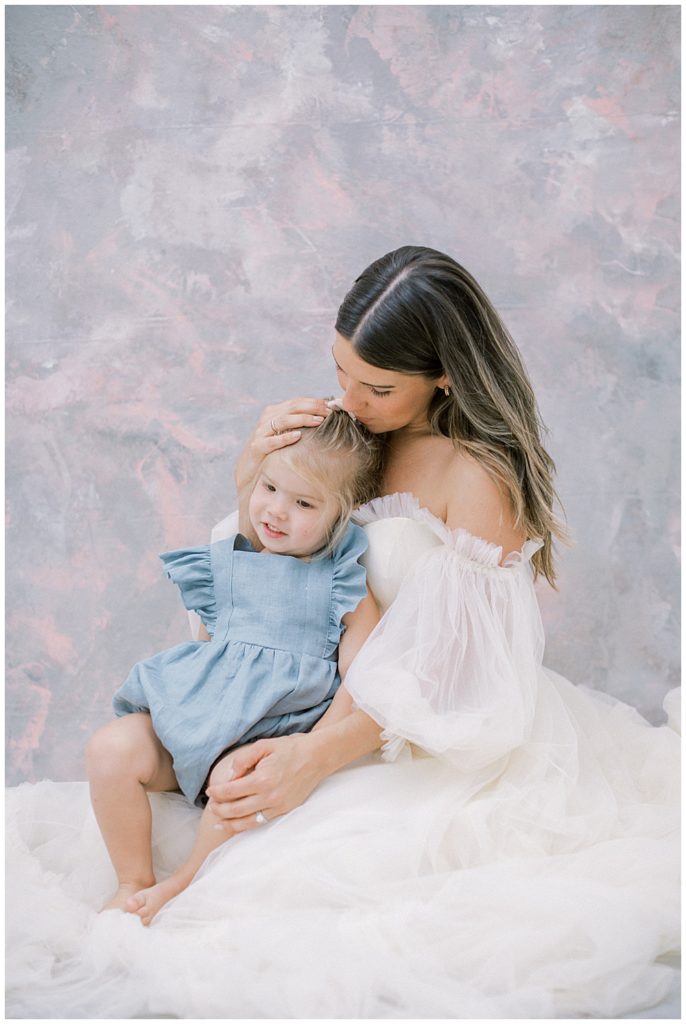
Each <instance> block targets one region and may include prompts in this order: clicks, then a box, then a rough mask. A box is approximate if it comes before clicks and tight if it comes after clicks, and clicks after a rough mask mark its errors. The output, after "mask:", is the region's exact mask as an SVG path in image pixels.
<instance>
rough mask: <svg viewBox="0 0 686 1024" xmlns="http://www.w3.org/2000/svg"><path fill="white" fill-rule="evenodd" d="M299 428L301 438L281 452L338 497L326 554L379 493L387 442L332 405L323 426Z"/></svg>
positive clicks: (298, 470)
mask: <svg viewBox="0 0 686 1024" xmlns="http://www.w3.org/2000/svg"><path fill="white" fill-rule="evenodd" d="M300 430H301V434H302V436H301V438H300V440H299V441H297V442H296V443H295V444H292V445H289V446H288V447H287V448H281V449H280V454H281V457H282V458H283V460H284V461H285V462H286V463H287V464H288V465H290V468H291V469H292V470H293V471H294V472H295V473H297V474H298V475H299V476H302V477H303V479H305V480H307V481H308V482H309V483H311V484H313V485H314V486H315V487H317V488H321V489H322V490H323V491H324V492H325V493H326V494H327V495H329V496H330V497H332V498H334V499H335V501H336V502H337V503H338V507H339V514H338V516H337V518H336V519H335V521H334V524H333V526H332V527H331V529H330V531H329V535H328V537H327V541H326V545H325V546H324V548H323V549H322V550H321V551H320V552H319V553H318V554H320V555H327V554H330V553H331V552H332V551H333V550H334V548H335V547H336V546H337V544H339V543H340V541H341V539H342V537H343V534H344V533H345V531H346V529H347V526H348V522H349V520H350V516H351V515H352V512H353V510H354V509H356V508H357V507H358V506H359V505H363V504H364V503H365V502H366V501H371V499H372V498H373V497H375V495H376V494H378V491H379V484H380V482H381V477H382V473H383V462H384V450H385V442H384V440H383V438H382V437H380V436H379V435H377V434H372V432H371V431H370V430H367V428H366V427H364V426H363V425H362V424H361V423H358V422H357V421H356V420H353V419H352V417H351V416H349V414H348V413H347V412H343V411H342V410H340V409H332V410H331V412H330V413H329V415H328V416H327V417H326V419H325V420H324V422H323V423H321V424H320V425H319V426H318V427H301V428H300Z"/></svg>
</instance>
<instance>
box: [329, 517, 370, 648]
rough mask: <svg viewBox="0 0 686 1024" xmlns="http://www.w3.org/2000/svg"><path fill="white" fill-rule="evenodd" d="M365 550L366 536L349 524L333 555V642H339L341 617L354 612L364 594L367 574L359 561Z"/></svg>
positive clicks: (331, 619) (331, 620) (331, 627)
mask: <svg viewBox="0 0 686 1024" xmlns="http://www.w3.org/2000/svg"><path fill="white" fill-rule="evenodd" d="M366 550H367V537H366V534H365V532H364V530H363V529H361V527H359V526H355V524H354V523H350V525H349V526H348V529H347V530H346V532H345V534H344V535H343V539H342V541H341V542H340V544H339V545H338V547H337V548H336V550H335V552H334V555H333V559H334V566H333V578H332V582H331V615H330V630H329V632H330V639H331V640H332V642H333V643H338V641H339V638H340V635H341V632H342V629H341V621H342V619H343V616H344V615H346V614H347V613H348V612H353V611H355V609H356V608H357V606H358V604H359V603H360V601H361V600H362V598H363V597H364V596H365V595H366V593H367V571H366V569H365V568H364V566H363V565H361V564H360V558H361V557H362V555H363V554H364V553H365V551H366Z"/></svg>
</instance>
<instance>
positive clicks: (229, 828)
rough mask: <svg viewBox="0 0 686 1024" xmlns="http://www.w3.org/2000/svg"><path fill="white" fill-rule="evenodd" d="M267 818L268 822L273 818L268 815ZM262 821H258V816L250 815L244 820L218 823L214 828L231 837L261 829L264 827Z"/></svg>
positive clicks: (237, 819) (238, 819)
mask: <svg viewBox="0 0 686 1024" xmlns="http://www.w3.org/2000/svg"><path fill="white" fill-rule="evenodd" d="M265 818H266V820H267V821H270V820H271V817H270V816H269V815H268V814H266V815H265ZM263 824H264V822H263V821H262V820H260V821H258V820H257V815H256V814H248V815H246V816H245V817H243V818H232V819H231V820H230V821H218V822H217V824H216V825H215V826H214V828H215V829H217V831H220V832H228V833H229V834H230V835H234V834H235V833H236V832H247V831H248V830H249V829H251V828H259V827H260V825H263Z"/></svg>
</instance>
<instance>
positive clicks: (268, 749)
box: [207, 594, 381, 832]
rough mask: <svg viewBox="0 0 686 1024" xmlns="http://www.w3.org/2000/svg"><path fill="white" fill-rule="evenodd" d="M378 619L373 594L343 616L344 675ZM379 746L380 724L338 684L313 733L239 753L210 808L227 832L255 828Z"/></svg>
mask: <svg viewBox="0 0 686 1024" xmlns="http://www.w3.org/2000/svg"><path fill="white" fill-rule="evenodd" d="M378 621H379V609H378V607H377V604H376V601H375V600H374V598H373V597H372V596H371V594H367V596H366V597H364V598H363V599H362V601H361V602H360V604H359V605H358V606H357V608H356V609H355V611H354V612H350V613H348V615H346V616H345V617H344V619H343V622H344V624H345V625H346V631H345V633H344V634H343V637H342V638H341V644H340V646H339V652H338V659H339V671H340V674H341V676H342V677H345V673H346V671H347V669H348V667H349V665H350V663H351V661H352V660H353V658H354V656H355V654H356V653H357V652H358V650H359V649H360V647H361V646H362V644H363V643H364V641H365V640H366V639H367V637H368V636H369V634H370V633H371V631H372V629H373V628H374V626H375V625H376V623H377V622H378ZM380 746H381V727H380V726H379V725H377V723H376V722H375V721H374V720H373V719H372V718H370V717H369V715H366V714H365V713H364V712H363V711H359V710H358V709H353V704H352V700H351V698H350V695H349V694H348V693H347V691H346V690H345V688H344V687H343V686H340V687H339V688H338V691H337V693H336V696H335V697H334V699H333V701H332V702H331V705H330V707H329V708H328V710H327V711H326V713H325V714H324V715H323V717H322V718H321V719H320V721H319V722H318V723H317V725H316V726H315V727H314V729H312V731H311V732H309V733H295V734H293V735H291V736H279V737H275V738H273V739H266V740H258V741H257V742H256V743H251V744H249V745H248V746H246V747H245V748H244V749H243V750H241V751H239V752H238V753H237V754H236V756H235V757H234V760H233V768H234V771H235V776H234V778H233V779H232V780H231V781H230V782H225V783H223V784H220V785H216V786H211V787H210V788H209V789H208V790H207V794H208V796H209V797H210V804H209V806H210V808H211V810H212V812H213V813H214V814H216V815H217V817H220V818H224V819H226V824H225V828H226V831H227V832H242V831H245V830H246V829H249V828H253V827H254V826H255V824H256V821H255V815H256V814H257V812H258V811H262V813H263V814H264V816H265V817H266V818H267V819H271V818H276V817H278V816H279V815H281V814H286V813H287V812H288V811H292V810H293V808H295V807H298V806H299V805H300V804H301V803H303V802H304V801H305V800H306V799H307V797H308V796H309V795H310V793H311V792H312V791H313V790H314V789H315V788H316V787H317V786H318V785H319V783H320V782H322V781H323V780H324V779H325V778H326V777H327V776H328V775H331V774H332V773H333V772H335V771H337V769H338V768H342V767H343V766H344V765H346V764H349V763H350V762H351V761H354V760H356V759H357V758H358V757H362V756H363V755H364V754H369V753H371V752H372V751H373V750H376V749H377V748H378V747H380Z"/></svg>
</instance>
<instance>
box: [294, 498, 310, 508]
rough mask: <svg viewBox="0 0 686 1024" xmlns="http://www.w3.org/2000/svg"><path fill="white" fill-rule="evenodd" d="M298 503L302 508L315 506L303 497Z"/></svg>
mask: <svg viewBox="0 0 686 1024" xmlns="http://www.w3.org/2000/svg"><path fill="white" fill-rule="evenodd" d="M298 504H299V505H300V508H314V505H310V503H309V501H305V500H304V499H302V498H301V499H300V501H298Z"/></svg>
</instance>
